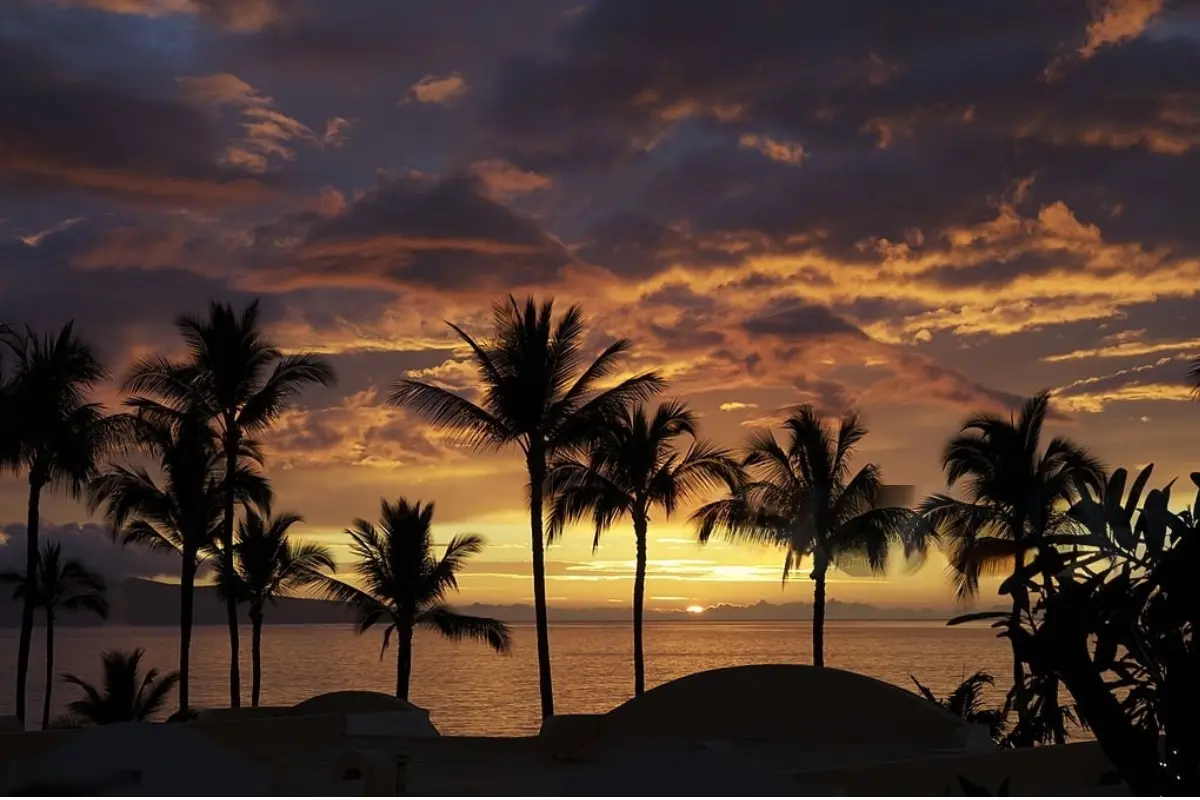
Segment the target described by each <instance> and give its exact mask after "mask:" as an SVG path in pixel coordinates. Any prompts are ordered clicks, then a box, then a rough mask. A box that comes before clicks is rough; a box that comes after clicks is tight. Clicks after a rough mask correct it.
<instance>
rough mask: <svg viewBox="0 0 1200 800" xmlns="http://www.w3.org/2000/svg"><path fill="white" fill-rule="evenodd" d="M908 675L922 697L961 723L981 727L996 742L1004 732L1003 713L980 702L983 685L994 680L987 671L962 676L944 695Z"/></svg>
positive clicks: (1001, 710)
mask: <svg viewBox="0 0 1200 800" xmlns="http://www.w3.org/2000/svg"><path fill="white" fill-rule="evenodd" d="M908 677H910V678H912V682H913V683H915V684H916V686H917V691H919V692H920V693H921V696H922V697H924V698H925V699H926V700H928V701H929V702H931V703H935V704H936V705H939V706H941V707H942V708H944V709H946V710H947V711H949V712H950V713H951V714H953V715H954V716H956V717H959V718H960V719H962V720H963V721H964V722H969V723H971V724H973V725H983V726H985V727H986V728H987V729H988V735H989V736H991V737H992V740H993V741H997V742H998V741H1000V738H1001V737H1002V736H1003V734H1004V719H1005V717H1006V716H1007V714H1006V713H1005V710H1004V709H1003V708H988V707H986V706H984V704H983V691H984V688H985V687H988V686H993V685H995V683H996V680H995V678H993V677H992V676H991V674H990V673H988V672H986V671H984V670H979V671H978V672H976V673H975V674H974V675H971V676H970V677H967V678H964V679H963V682H962V683H960V684H959V685H958V686H957V687H955V689H954V691H952V692H951V693H950V694H948V695H946V696H945V697H938V696H937V695H935V694H934V693H933V691H932V690H931V689H929V687H927V686H925V685H924V684H923V683H921V682H920V681H919V680H917V679H916V677H915V676H913V675H909V676H908Z"/></svg>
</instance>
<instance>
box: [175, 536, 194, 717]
mask: <svg viewBox="0 0 1200 800" xmlns="http://www.w3.org/2000/svg"><path fill="white" fill-rule="evenodd" d="M195 598H196V554H195V553H193V552H190V551H184V553H183V568H182V569H181V570H180V575H179V710H180V711H184V712H185V711H187V709H188V675H189V673H190V669H189V667H190V664H191V653H192V616H193V611H192V605H193V603H194V602H195Z"/></svg>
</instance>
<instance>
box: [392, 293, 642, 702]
mask: <svg viewBox="0 0 1200 800" xmlns="http://www.w3.org/2000/svg"><path fill="white" fill-rule="evenodd" d="M450 328H451V329H452V330H453V331H454V333H455V334H456V335H457V336H458V337H459V338H460V339H461V340H462V342H463V344H464V345H466V347H467V349H468V350H469V351H470V358H471V363H472V364H473V366H474V367H475V370H476V372H477V373H478V375H479V379H480V382H481V384H482V387H481V398H480V402H479V403H478V404H476V403H473V402H471V401H470V400H468V399H466V398H465V397H462V396H460V395H457V394H455V393H453V392H451V391H448V390H447V389H445V388H443V387H441V386H436V385H434V384H431V383H425V382H422V381H418V380H415V379H409V378H406V379H402V380H400V381H399V382H398V383H397V384H396V385H395V391H394V392H393V394H392V396H391V402H392V403H395V404H397V405H400V406H403V407H405V408H408V409H411V410H413V411H415V412H416V413H418V414H420V415H421V416H423V417H425V418H426V419H428V420H429V421H431V422H432V423H433V424H435V425H437V426H439V427H443V428H446V429H448V430H450V431H452V432H453V433H454V434H456V435H457V436H458V438H459V439H460V440H461V441H463V442H465V443H466V444H468V445H470V446H471V447H473V448H475V449H477V450H484V451H487V450H497V449H499V448H501V447H503V446H505V445H509V444H517V445H518V446H519V447H520V448H521V451H522V452H523V453H524V455H525V466H526V469H527V471H528V473H529V517H530V548H531V551H532V556H533V559H532V560H533V604H534V614H535V618H536V626H537V648H538V688H539V693H540V697H541V706H542V716H543V717H549V716H551V715H553V714H554V688H553V681H552V679H551V674H550V639H549V632H548V627H547V617H546V562H545V551H544V544H545V542H544V532H543V492H544V489H545V482H546V475H547V472H548V469H549V463H550V460H551V459H553V458H554V457H555V456H556V455H558V454H559V453H563V452H576V451H577V450H578V448H582V447H584V446H586V445H587V444H588V443H589V442H590V441H592V440H593V439H595V438H596V436H597V435H598V433H599V432H600V431H602V430H603V429H604V427H605V426H606V425H608V424H609V420H610V419H611V418H612V417H613V416H614V415H615V414H617V413H619V412H621V411H622V410H623V409H625V408H627V407H629V406H630V405H634V404H637V403H640V402H642V401H644V400H646V399H647V398H649V397H650V396H651V395H653V394H655V393H656V392H658V391H659V390H660V389H661V388H662V387H663V385H664V384H663V380H662V379H661V378H660V377H659V376H658V375H657V374H655V373H645V374H641V375H637V376H634V377H631V378H628V379H626V380H623V381H621V382H619V383H617V384H616V385H615V386H613V387H611V388H609V389H606V390H599V389H598V388H597V387H598V385H599V384H600V383H601V382H603V381H604V380H606V379H608V378H610V377H612V376H613V375H614V374H615V373H616V372H617V369H618V368H619V366H620V363H621V361H622V359H623V357H624V356H625V355H626V354H627V353H628V352H629V349H630V346H631V345H630V343H629V342H628V341H626V340H624V339H621V340H618V341H616V342H613V343H612V344H610V345H609V346H608V347H607V348H605V349H604V351H603V352H602V353H601V354H600V355H599V356H598V357H597V358H596V360H595V361H593V362H591V364H588V365H587V366H585V364H586V361H585V356H584V325H583V314H582V311H581V310H580V308H579V307H578V306H571V307H570V308H569V309H567V312H566V313H565V314H563V315H562V317H560V318H559V319H558V321H557V323H555V321H554V303H553V301H551V300H547V301H546V302H544V303H543V304H542V305H541V306H540V307H539V306H538V305H537V303H535V302H534V300H533V298H529V299H528V300H527V301H526V302H525V304H524V306H522V305H520V304H519V303H518V302H517V300H516V298H514V297H512V296H509V298H508V299H507V301H505V302H500V303H497V304H496V305H495V306H494V307H493V315H492V339H491V341H489V342H482V343H481V342H478V341H476V340H475V339H474V338H472V337H471V336H469V335H468V334H467V333H466V332H465V331H463V330H462V329H461V328H459V327H458V326H456V325H453V324H451V325H450Z"/></svg>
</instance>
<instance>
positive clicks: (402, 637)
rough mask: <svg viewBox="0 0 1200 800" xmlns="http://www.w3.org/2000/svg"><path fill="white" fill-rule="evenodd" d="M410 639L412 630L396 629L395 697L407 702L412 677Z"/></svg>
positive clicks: (400, 627) (401, 627) (398, 627)
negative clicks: (409, 682)
mask: <svg viewBox="0 0 1200 800" xmlns="http://www.w3.org/2000/svg"><path fill="white" fill-rule="evenodd" d="M412 637H413V629H412V626H411V625H409V626H407V627H403V626H397V627H396V639H397V642H396V697H399V698H400V699H401V700H408V681H409V678H410V677H411V675H412Z"/></svg>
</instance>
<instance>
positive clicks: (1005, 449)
mask: <svg viewBox="0 0 1200 800" xmlns="http://www.w3.org/2000/svg"><path fill="white" fill-rule="evenodd" d="M1049 405H1050V396H1049V394H1048V393H1047V392H1042V393H1040V394H1037V395H1034V396H1033V397H1031V398H1030V399H1029V400H1027V401H1026V402H1025V404H1024V406H1023V407H1022V408H1021V411H1020V413H1019V414H1018V415H1017V416H1016V417H1003V416H998V415H994V414H982V415H978V416H975V417H973V418H971V419H970V420H968V421H967V422H966V424H964V425H963V427H962V430H961V432H960V433H959V434H958V435H957V436H955V437H953V438H952V439H951V440H950V441H949V442H948V443H947V444H946V447H945V450H944V451H943V454H942V467H943V469H944V470H945V471H946V481H947V485H948V486H949V487H951V488H955V487H959V488H961V489H962V490H963V495H964V497H963V498H962V499H959V498H955V497H951V496H949V495H945V494H935V495H933V496H931V497H928V498H926V499H925V500H924V501H922V503H921V506H920V508H921V512H922V514H924V515H925V517H926V519H928V520H929V522H930V524H931V525H932V526H933V528H934V529H935V530H936V531H937V532H938V534H939V535H940V537H941V539H942V541H943V542H944V543H945V546H946V549H947V554H948V556H949V560H950V567H951V575H952V577H953V579H954V582H955V589H956V592H957V594H958V596H959V597H962V598H967V597H973V596H975V595H976V594H978V592H979V579H980V576H981V575H983V574H985V573H995V572H998V571H1007V572H1008V573H1009V577H1008V580H1007V581H1006V582H1005V584H1004V586H1003V588H1004V593H1006V594H1009V595H1011V597H1012V610H1011V612H1010V614H1009V622H1008V626H1007V627H1005V628H1004V629H1003V630H1002V632H1001V635H1002V636H1007V635H1008V634H1007V631H1008V630H1009V629H1014V630H1015V629H1017V628H1019V627H1020V626H1021V625H1022V624H1025V625H1028V624H1034V623H1033V621H1032V620H1031V619H1030V618H1029V617H1030V615H1031V613H1032V608H1033V604H1032V602H1031V596H1033V595H1034V594H1039V593H1046V592H1052V591H1053V590H1054V586H1053V575H1054V573H1053V570H1052V569H1045V570H1043V569H1030V568H1029V564H1030V563H1031V556H1033V555H1035V554H1036V553H1038V552H1039V550H1041V551H1046V552H1048V551H1049V550H1050V549H1052V548H1049V547H1047V545H1048V541H1047V537H1053V536H1058V535H1067V534H1069V533H1070V532H1071V529H1072V527H1073V526H1074V523H1073V521H1072V520H1071V518H1070V517H1069V516H1068V514H1067V510H1068V509H1069V508H1070V506H1071V504H1072V503H1073V502H1074V501H1075V500H1076V499H1077V498H1078V496H1079V487H1081V486H1087V487H1093V488H1095V489H1096V490H1099V489H1100V487H1101V486H1102V485H1103V480H1104V468H1103V467H1102V466H1101V464H1100V462H1099V461H1097V460H1096V459H1095V458H1094V457H1093V456H1092V455H1091V454H1090V453H1089V452H1088V451H1087V450H1086V449H1085V448H1084V447H1082V446H1080V445H1078V444H1076V443H1075V442H1073V441H1071V440H1070V439H1066V438H1062V437H1055V438H1053V439H1051V440H1050V441H1049V443H1047V445H1046V447H1045V449H1044V450H1043V449H1042V438H1043V437H1042V428H1043V426H1044V423H1045V420H1046V415H1047V413H1048V412H1049ZM1046 563H1048V562H1046ZM1043 677H1044V676H1043ZM1035 682H1036V679H1035V680H1031V679H1030V678H1029V676H1027V675H1026V670H1025V665H1024V662H1022V660H1021V658H1020V657H1019V655H1018V654H1017V652H1016V650H1015V649H1014V652H1013V690H1012V691H1013V707H1014V709H1015V710H1016V712H1017V729H1016V730H1015V731H1014V733H1013V736H1014V739H1015V743H1017V744H1031V743H1033V741H1034V740H1038V739H1044V738H1047V737H1049V738H1051V739H1054V740H1056V741H1059V742H1061V741H1064V740H1065V738H1066V731H1065V724H1064V714H1063V712H1064V709H1062V708H1060V707H1059V705H1058V702H1057V697H1058V692H1057V686H1056V685H1047V686H1045V687H1038V686H1036V685H1034V683H1035ZM1035 697H1036V699H1038V702H1039V704H1040V706H1041V709H1040V711H1039V713H1036V714H1035V713H1033V712H1034V710H1033V709H1032V708H1031V705H1032V703H1033V702H1034V700H1035Z"/></svg>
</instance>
